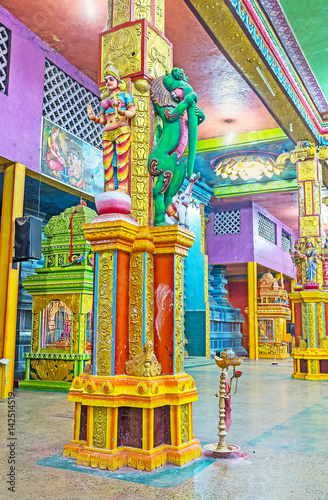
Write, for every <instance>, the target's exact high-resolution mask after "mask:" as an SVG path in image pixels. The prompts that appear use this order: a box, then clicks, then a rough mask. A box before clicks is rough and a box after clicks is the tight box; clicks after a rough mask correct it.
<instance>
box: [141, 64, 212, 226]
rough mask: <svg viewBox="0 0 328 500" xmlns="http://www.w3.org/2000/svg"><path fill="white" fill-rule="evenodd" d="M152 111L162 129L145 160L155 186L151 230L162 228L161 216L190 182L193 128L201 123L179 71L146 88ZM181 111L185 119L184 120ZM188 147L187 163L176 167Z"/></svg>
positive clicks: (191, 93) (194, 98) (201, 115)
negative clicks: (157, 227)
mask: <svg viewBox="0 0 328 500" xmlns="http://www.w3.org/2000/svg"><path fill="white" fill-rule="evenodd" d="M150 95H151V99H152V102H153V107H154V110H155V112H156V113H157V115H159V116H160V118H161V120H162V123H163V128H162V130H161V134H160V139H159V141H158V143H157V144H156V145H155V147H154V148H153V150H152V152H151V153H150V155H149V157H148V169H149V172H150V173H151V175H152V176H153V178H155V177H157V182H156V184H155V187H154V188H153V197H154V203H155V221H154V225H155V226H165V225H166V224H167V222H166V221H165V212H166V210H167V208H168V207H169V205H170V204H171V203H172V201H173V197H174V196H175V195H176V194H177V193H178V191H179V189H180V188H181V186H182V184H183V181H184V179H185V176H186V174H187V176H188V179H190V178H191V176H192V173H193V169H194V161H195V156H196V147H197V136H198V131H197V127H198V125H199V124H200V123H202V122H203V121H204V119H205V115H204V113H203V111H202V110H201V109H200V108H199V107H198V106H197V101H198V96H197V94H196V93H195V92H194V91H193V89H192V87H191V86H190V85H189V83H188V78H187V77H186V75H185V74H184V72H183V70H182V69H179V68H173V70H172V71H171V73H169V72H166V74H165V75H164V76H161V77H159V78H156V79H155V80H153V81H152V83H151V84H150ZM185 111H186V112H187V115H188V116H187V117H188V120H187V117H185ZM187 145H188V146H189V152H188V160H187V162H182V163H178V159H179V158H181V156H182V155H183V153H184V152H185V149H186V147H187Z"/></svg>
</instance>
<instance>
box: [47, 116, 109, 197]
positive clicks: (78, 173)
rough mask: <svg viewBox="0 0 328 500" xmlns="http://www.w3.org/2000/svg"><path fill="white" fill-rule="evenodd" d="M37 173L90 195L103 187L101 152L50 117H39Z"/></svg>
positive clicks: (100, 190) (99, 191) (98, 191)
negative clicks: (38, 166) (39, 150)
mask: <svg viewBox="0 0 328 500" xmlns="http://www.w3.org/2000/svg"><path fill="white" fill-rule="evenodd" d="M40 165H41V173H42V174H44V175H46V176H48V177H52V178H53V179H56V180H57V181H60V182H63V183H64V184H68V185H70V186H72V187H75V188H77V189H80V190H82V191H86V192H87V193H90V194H92V195H96V194H97V193H101V192H102V191H103V189H104V169H103V162H102V152H101V151H100V150H99V149H97V148H95V147H94V146H91V145H90V144H88V143H87V142H84V141H82V140H81V139H79V138H78V137H76V136H75V135H73V134H70V133H69V132H67V131H66V130H65V129H63V128H61V127H59V126H58V125H56V124H54V123H53V122H51V121H50V120H47V119H46V118H43V120H42V143H41V160H40Z"/></svg>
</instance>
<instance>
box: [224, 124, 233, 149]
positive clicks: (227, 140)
mask: <svg viewBox="0 0 328 500" xmlns="http://www.w3.org/2000/svg"><path fill="white" fill-rule="evenodd" d="M225 121H226V123H228V125H229V130H228V133H227V135H226V136H225V139H224V142H225V143H226V144H233V143H234V141H235V137H236V132H234V131H233V130H231V123H232V122H233V121H234V120H231V119H229V120H225Z"/></svg>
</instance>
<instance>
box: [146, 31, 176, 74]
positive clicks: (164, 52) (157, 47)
mask: <svg viewBox="0 0 328 500" xmlns="http://www.w3.org/2000/svg"><path fill="white" fill-rule="evenodd" d="M165 71H171V47H170V45H169V44H168V43H167V41H166V40H164V39H163V38H162V37H161V36H160V35H159V34H158V33H157V32H156V31H154V30H153V29H152V28H151V27H150V26H148V27H147V73H148V74H149V75H150V76H152V77H153V78H158V77H160V76H162V75H165Z"/></svg>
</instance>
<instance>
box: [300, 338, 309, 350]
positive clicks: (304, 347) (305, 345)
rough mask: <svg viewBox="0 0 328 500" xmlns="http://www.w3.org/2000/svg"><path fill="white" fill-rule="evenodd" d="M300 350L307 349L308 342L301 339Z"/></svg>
mask: <svg viewBox="0 0 328 500" xmlns="http://www.w3.org/2000/svg"><path fill="white" fill-rule="evenodd" d="M299 348H300V349H307V342H306V340H304V339H302V338H300V340H299Z"/></svg>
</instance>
